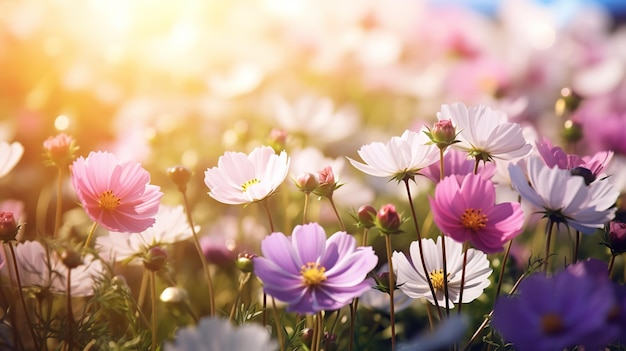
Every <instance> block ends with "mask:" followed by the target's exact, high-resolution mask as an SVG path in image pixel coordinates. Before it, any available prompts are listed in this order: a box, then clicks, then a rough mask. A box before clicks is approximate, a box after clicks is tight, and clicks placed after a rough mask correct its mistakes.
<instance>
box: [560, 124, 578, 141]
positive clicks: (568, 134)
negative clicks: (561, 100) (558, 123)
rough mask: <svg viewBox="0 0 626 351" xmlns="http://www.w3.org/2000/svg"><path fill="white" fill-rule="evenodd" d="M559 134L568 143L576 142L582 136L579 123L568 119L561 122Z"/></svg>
mask: <svg viewBox="0 0 626 351" xmlns="http://www.w3.org/2000/svg"><path fill="white" fill-rule="evenodd" d="M561 136H562V137H563V139H564V140H565V141H566V142H568V143H572V144H573V143H576V142H578V141H580V139H582V138H583V127H582V126H581V125H580V123H578V122H575V121H573V120H571V119H568V120H567V121H565V123H564V124H563V130H562V131H561Z"/></svg>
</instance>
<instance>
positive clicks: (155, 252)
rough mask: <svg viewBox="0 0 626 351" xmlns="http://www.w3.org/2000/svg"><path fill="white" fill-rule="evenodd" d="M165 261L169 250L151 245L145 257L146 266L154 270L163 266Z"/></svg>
mask: <svg viewBox="0 0 626 351" xmlns="http://www.w3.org/2000/svg"><path fill="white" fill-rule="evenodd" d="M165 263H167V251H165V250H164V249H162V248H160V247H158V246H153V247H151V248H150V249H149V250H148V252H146V255H145V256H144V258H143V265H144V267H146V269H148V270H150V271H153V272H156V271H158V270H160V269H161V268H163V267H164V266H165Z"/></svg>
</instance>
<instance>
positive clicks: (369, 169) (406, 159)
mask: <svg viewBox="0 0 626 351" xmlns="http://www.w3.org/2000/svg"><path fill="white" fill-rule="evenodd" d="M429 141H430V140H429V139H428V137H427V136H426V135H424V134H423V133H418V132H414V131H412V130H408V129H407V130H405V131H404V133H402V135H401V136H399V137H398V136H395V137H392V138H391V139H390V140H389V141H388V142H387V143H385V144H383V143H381V142H373V143H370V144H367V145H363V146H362V147H361V148H360V149H359V151H358V154H359V156H361V159H363V161H365V163H361V162H358V161H355V160H353V159H351V158H349V157H348V160H349V161H350V163H352V165H353V166H354V167H356V168H357V169H358V170H360V171H361V172H363V173H367V174H369V175H373V176H375V177H391V178H392V179H396V180H398V181H401V180H404V179H406V178H411V179H412V178H413V177H414V176H415V175H416V174H417V173H418V172H419V171H420V170H421V169H422V168H425V167H428V166H430V165H431V164H433V163H435V162H437V161H438V160H439V149H438V148H437V146H436V145H428V144H427V143H428V142H429Z"/></svg>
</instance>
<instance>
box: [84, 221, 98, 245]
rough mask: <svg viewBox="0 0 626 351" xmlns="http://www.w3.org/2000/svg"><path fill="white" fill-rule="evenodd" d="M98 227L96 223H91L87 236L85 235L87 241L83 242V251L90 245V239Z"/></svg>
mask: <svg viewBox="0 0 626 351" xmlns="http://www.w3.org/2000/svg"><path fill="white" fill-rule="evenodd" d="M97 227H98V222H93V224H92V225H91V229H89V234H87V239H86V240H85V244H83V249H84V248H87V247H89V244H90V243H91V239H92V238H93V233H95V232H96V228H97Z"/></svg>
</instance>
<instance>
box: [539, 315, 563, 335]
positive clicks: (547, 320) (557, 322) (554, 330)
mask: <svg viewBox="0 0 626 351" xmlns="http://www.w3.org/2000/svg"><path fill="white" fill-rule="evenodd" d="M541 330H542V331H543V332H544V333H545V334H548V335H553V334H558V333H560V332H561V331H563V320H562V319H561V316H559V315H558V314H556V313H547V314H544V315H543V316H542V317H541Z"/></svg>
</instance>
